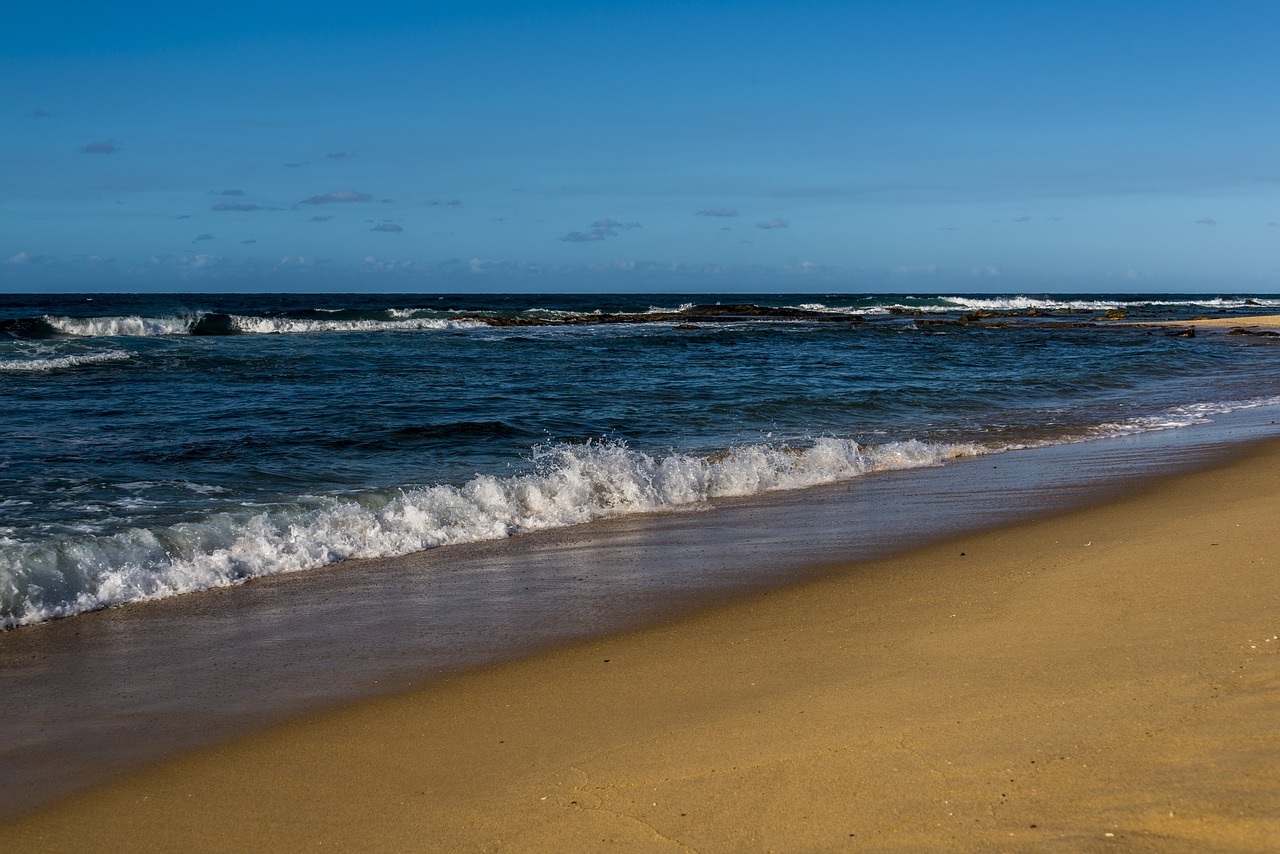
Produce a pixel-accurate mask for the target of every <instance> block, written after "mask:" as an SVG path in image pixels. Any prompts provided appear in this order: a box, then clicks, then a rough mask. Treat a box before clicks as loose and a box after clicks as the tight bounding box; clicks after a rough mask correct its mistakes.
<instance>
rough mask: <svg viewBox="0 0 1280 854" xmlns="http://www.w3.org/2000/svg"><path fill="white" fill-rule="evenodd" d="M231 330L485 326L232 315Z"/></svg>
mask: <svg viewBox="0 0 1280 854" xmlns="http://www.w3.org/2000/svg"><path fill="white" fill-rule="evenodd" d="M231 324H232V327H233V328H234V329H235V330H236V331H237V332H241V333H246V334H263V335H270V334H277V333H279V334H291V333H306V332H384V331H422V330H431V329H475V328H478V327H483V326H485V325H486V324H485V323H483V322H481V321H478V320H443V319H440V318H432V317H413V318H406V319H402V320H316V319H299V318H289V317H249V316H246V315H232V316H231Z"/></svg>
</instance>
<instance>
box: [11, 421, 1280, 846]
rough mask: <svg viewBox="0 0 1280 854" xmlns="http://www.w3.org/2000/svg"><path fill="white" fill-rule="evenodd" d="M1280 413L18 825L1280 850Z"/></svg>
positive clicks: (22, 838) (25, 831) (273, 736)
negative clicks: (1021, 504) (1107, 496)
mask: <svg viewBox="0 0 1280 854" xmlns="http://www.w3.org/2000/svg"><path fill="white" fill-rule="evenodd" d="M1278 483H1280V444H1276V443H1271V444H1268V445H1265V446H1262V447H1259V448H1255V449H1253V450H1251V451H1250V452H1249V453H1248V454H1247V455H1245V456H1243V457H1241V458H1237V459H1235V460H1233V461H1231V462H1228V463H1226V464H1223V465H1220V466H1218V467H1216V468H1214V469H1212V470H1209V471H1205V472H1199V473H1193V474H1184V475H1178V476H1175V477H1171V478H1167V479H1164V480H1160V481H1158V482H1156V483H1154V484H1150V485H1148V486H1146V487H1143V489H1142V490H1141V491H1140V492H1138V493H1137V494H1133V495H1130V496H1127V497H1124V498H1122V499H1119V500H1114V501H1112V502H1110V503H1108V504H1106V505H1104V506H1099V507H1094V508H1090V509H1086V510H1077V511H1074V512H1071V513H1069V514H1067V515H1063V516H1058V517H1055V518H1051V519H1047V520H1041V521H1036V522H1032V523H1027V524H1023V525H1019V526H1016V527H1012V528H1006V529H1001V530H995V531H991V532H986V533H980V534H975V535H968V536H964V537H962V538H959V539H957V540H952V541H948V542H945V543H943V544H940V545H936V546H932V547H929V548H926V549H923V550H920V551H916V552H912V553H909V554H906V555H902V556H898V557H894V558H890V559H882V560H877V561H871V562H867V563H862V564H858V565H854V566H846V567H832V568H831V571H830V572H829V573H828V574H826V575H825V576H823V577H822V578H819V579H818V580H815V581H811V582H808V583H804V584H800V585H797V586H792V587H788V588H784V589H780V590H774V591H771V592H768V593H763V594H756V595H753V596H750V597H748V598H745V599H741V600H739V601H736V602H732V603H729V604H727V605H722V606H719V607H716V608H714V609H711V610H708V611H703V612H700V613H696V614H694V615H692V616H689V617H684V618H680V619H677V620H673V621H670V622H668V623H666V624H664V625H660V626H657V627H654V628H649V629H644V630H640V631H634V632H630V633H626V634H623V635H620V636H615V637H610V638H607V639H604V640H597V641H591V642H587V643H583V644H579V645H576V646H572V647H569V648H566V649H562V650H558V651H553V652H550V653H544V654H541V655H539V656H537V657H534V658H532V659H527V660H524V661H519V662H516V663H513V664H508V665H503V666H499V667H494V668H491V669H488V670H484V671H481V672H478V673H473V674H469V675H465V676H461V677H456V678H453V679H450V680H446V681H445V682H443V683H439V684H436V685H434V686H431V687H428V688H425V689H421V690H417V691H410V692H408V693H403V694H399V695H395V696H391V697H385V698H380V699H374V700H370V701H364V702H360V703H356V704H353V705H351V706H348V707H346V708H343V709H339V710H337V711H333V712H328V713H323V714H318V715H314V716H311V717H307V718H304V719H301V720H296V721H292V722H289V723H287V724H284V725H281V726H277V727H274V728H271V729H269V730H266V731H264V732H260V733H258V734H255V735H251V736H249V737H246V738H243V739H241V740H239V741H235V742H232V743H230V744H227V745H223V746H220V747H214V748H210V749H206V750H203V751H199V752H196V753H193V754H190V755H186V756H183V757H180V758H178V759H177V760H172V761H166V762H162V763H159V764H157V765H155V766H153V767H151V768H148V769H144V770H143V771H141V772H138V773H134V774H131V775H128V776H126V777H124V778H123V779H121V780H119V781H118V782H115V783H112V784H110V785H107V786H103V787H100V788H97V789H94V790H91V791H89V792H87V793H84V794H82V795H78V796H74V797H72V798H70V799H66V800H64V801H61V802H59V803H55V804H53V805H51V806H47V807H45V808H42V809H40V810H38V811H35V812H31V813H28V814H26V815H24V816H22V817H21V818H20V819H19V820H16V821H13V822H10V823H8V824H7V825H5V826H4V834H5V838H6V840H7V841H8V842H9V844H10V845H12V846H13V848H14V849H15V850H31V851H69V850H85V849H93V850H102V851H161V850H176V849H187V850H199V851H233V850H255V849H267V848H271V849H276V850H301V849H304V848H308V849H309V848H317V847H324V848H335V849H359V850H387V851H392V850H439V851H445V850H477V851H488V850H492V851H543V850H600V849H603V848H608V847H614V846H625V847H628V848H630V849H632V850H648V851H664V850H685V849H692V850H699V851H794V850H845V849H848V850H857V849H865V850H894V849H897V850H926V849H939V848H948V849H952V850H955V849H960V850H1043V849H1045V848H1057V849H1059V850H1076V851H1078V850H1084V851H1090V850H1099V851H1101V850H1159V851H1206V850H1222V851H1271V850H1274V847H1275V842H1276V840H1277V839H1280V736H1278V735H1277V731H1276V725H1275V722H1276V721H1277V720H1280V655H1277V653H1280V640H1278V639H1277V635H1278V634H1280V584H1277V576H1276V569H1277V563H1276V554H1277V546H1280V533H1278V532H1277V529H1276V527H1275V518H1276V515H1275V508H1276V499H1277V495H1276V489H1277V486H1276V485H1277V484H1278Z"/></svg>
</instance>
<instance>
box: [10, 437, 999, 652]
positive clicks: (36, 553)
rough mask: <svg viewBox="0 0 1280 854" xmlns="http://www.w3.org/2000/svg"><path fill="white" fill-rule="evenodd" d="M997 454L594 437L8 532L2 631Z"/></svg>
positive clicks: (915, 445)
mask: <svg viewBox="0 0 1280 854" xmlns="http://www.w3.org/2000/svg"><path fill="white" fill-rule="evenodd" d="M986 452H987V450H986V449H984V448H983V447H981V446H978V445H971V444H952V445H947V444H930V443H926V442H919V441H906V442H895V443H890V444H885V445H880V446H864V445H859V444H858V443H856V442H854V441H852V440H847V439H837V438H822V439H818V440H817V441H815V442H813V443H812V444H811V445H809V446H808V447H805V448H786V447H772V446H768V445H746V446H739V447H736V448H733V449H732V450H730V451H727V452H725V453H722V454H716V455H713V456H710V457H698V456H691V455H687V454H672V455H669V456H666V457H654V456H650V455H649V454H645V453H640V452H637V451H633V450H631V449H629V448H627V447H626V445H625V444H623V443H620V442H610V441H603V442H589V443H587V444H582V445H557V446H553V447H549V448H542V449H538V450H536V451H535V454H534V470H533V471H532V472H531V473H529V474H523V475H516V476H511V477H505V478H499V477H493V476H488V475H481V476H477V477H476V478H474V479H472V480H471V481H469V482H467V483H465V484H463V485H461V486H453V485H440V486H431V487H425V488H418V489H412V490H405V491H402V492H399V493H395V494H384V495H371V496H365V497H363V498H361V499H358V500H355V499H351V498H332V497H331V498H324V499H317V500H316V501H313V502H312V503H311V504H309V505H306V504H302V503H298V504H295V505H291V506H285V507H280V508H278V509H275V510H271V511H267V512H258V513H253V512H250V511H242V512H238V513H222V514H218V515H214V516H211V517H208V518H205V519H202V520H200V521H194V522H187V523H180V524H175V525H169V526H165V527H154V528H130V529H128V530H125V531H122V532H120V533H117V534H114V535H110V536H90V535H81V536H62V537H58V538H53V539H49V540H43V541H39V542H29V541H22V540H17V539H11V538H0V628H11V627H14V626H18V625H26V624H32V623H39V622H43V621H45V620H50V619H55V618H58V617H66V616H71V615H73V614H78V613H82V612H85V611H91V610H96V609H99V608H105V607H108V606H112V605H119V604H123V603H126V602H131V601H138V600H145V599H161V598H165V597H169V596H174V595H178V594H181V593H189V592H194V591H197V590H205V589H208V588H212V587H221V586H226V585H230V584H236V583H239V582H242V581H244V580H246V579H250V578H255V577H261V576H266V575H273V574H277V573H283V572H297V571H300V570H306V569H313V568H316V567H320V566H325V565H328V564H332V563H336V562H338V561H342V560H348V559H351V558H372V557H392V556H397V555H405V554H410V553H412V552H416V551H421V550H423V549H429V548H434V547H437V546H443V545H449V544H453V543H467V542H475V541H478V540H492V539H500V538H503V537H509V536H511V535H513V534H517V533H521V532H525V531H536V530H541V529H545V528H556V527H562V526H566V525H575V524H579V523H582V522H589V521H591V520H594V519H600V518H604V517H608V516H616V515H620V514H625V513H637V512H649V511H656V510H663V509H670V508H676V507H683V506H687V505H691V504H695V503H697V502H702V501H706V500H708V499H713V498H725V497H734V496H747V495H753V494H757V493H761V492H767V491H771V490H780V489H795V488H799V487H806V486H815V485H818V484H824V483H832V482H835V481H840V480H846V479H850V478H855V477H858V476H860V475H863V474H866V473H869V472H874V471H884V470H894V469H909V468H919V467H922V466H935V465H940V464H942V463H944V462H946V461H947V460H949V459H953V458H956V457H962V456H970V455H975V454H981V453H986Z"/></svg>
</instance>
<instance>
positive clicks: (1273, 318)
mask: <svg viewBox="0 0 1280 854" xmlns="http://www.w3.org/2000/svg"><path fill="white" fill-rule="evenodd" d="M1140 325H1141V326H1193V327H1195V328H1197V329H1267V330H1270V329H1280V314H1257V315H1250V316H1248V317H1205V318H1201V319H1199V320H1170V321H1165V322H1159V323H1143V324H1140Z"/></svg>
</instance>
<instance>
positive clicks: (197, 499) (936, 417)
mask: <svg viewBox="0 0 1280 854" xmlns="http://www.w3.org/2000/svg"><path fill="white" fill-rule="evenodd" d="M1275 313H1280V297H1277V296H1274V295H1272V296H1266V295H1224V294H1201V295H1173V294H1155V295H1153V294H1142V295H1135V294H1081V295H948V296H904V295H854V294H803V295H797V294H785V295H781V294H773V295H762V294H660V295H651V294H646V295H558V294H538V295H465V294H446V295H434V294H431V295H421V294H419V295H406V294H382V295H370V294H358V295H357V294H263V295H243V294H236V295H226V294H223V295H214V294H159V295H151V294H146V295H139V294H121V295H113V294H92V295H86V294H66V295H0V628H3V629H16V628H18V627H21V626H27V625H31V624H36V623H41V622H45V621H49V620H55V619H61V618H74V617H75V615H77V614H81V613H83V612H87V611H94V610H98V609H102V608H106V607H112V606H123V607H129V606H130V605H131V603H135V602H138V601H142V600H155V599H163V598H167V597H172V596H176V595H179V594H185V593H191V592H194V591H199V590H206V589H210V588H218V587H226V586H229V585H236V584H240V583H242V582H244V581H246V580H248V579H252V578H258V577H263V576H269V575H276V574H280V573H293V572H301V571H307V570H313V569H316V568H319V567H324V566H328V565H331V564H335V563H339V562H341V561H346V560H350V559H354V558H386V557H395V556H400V555H408V554H412V553H416V552H420V551H422V550H424V549H435V548H438V547H442V548H446V549H447V548H448V547H450V546H453V545H456V544H461V543H471V542H478V541H488V540H500V539H503V538H507V537H510V536H512V535H515V534H520V533H524V532H529V531H536V530H542V529H552V528H561V527H566V526H572V525H578V524H581V523H585V522H591V521H593V520H599V519H603V518H606V517H624V516H628V515H630V514H646V513H653V512H655V511H666V510H677V509H697V508H699V507H702V506H705V505H706V504H707V503H708V502H711V501H714V500H718V499H724V498H733V497H747V496H754V495H760V494H763V493H767V492H772V491H778V490H797V489H805V488H810V487H817V486H822V485H825V484H832V483H839V482H842V481H849V480H853V479H857V478H860V477H863V476H865V475H867V474H870V473H876V472H893V471H895V470H907V469H916V468H922V467H939V466H947V465H949V464H951V463H953V462H954V461H957V460H960V459H964V458H971V457H980V456H981V457H985V456H992V457H994V456H999V455H1006V454H1013V453H1016V452H1018V451H1021V450H1025V449H1030V448H1043V447H1050V446H1055V445H1067V444H1078V443H1087V442H1091V441H1098V440H1104V439H1108V438H1114V437H1118V436H1126V435H1136V434H1144V433H1150V432H1155V431H1168V430H1176V429H1178V428H1181V427H1188V426H1193V425H1197V424H1204V423H1207V422H1210V421H1212V420H1214V419H1215V418H1218V417H1221V416H1223V415H1226V414H1228V413H1231V412H1235V411H1239V410H1242V409H1250V408H1257V407H1271V406H1275V405H1277V404H1280V339H1276V338H1272V337H1266V336H1260V335H1239V334H1238V335H1232V334H1229V333H1228V332H1226V331H1223V332H1222V333H1217V334H1210V333H1203V332H1202V333H1201V334H1199V335H1198V336H1188V335H1186V334H1179V333H1180V332H1182V330H1181V329H1180V328H1179V327H1176V326H1175V327H1143V326H1137V325H1133V324H1135V323H1139V322H1144V321H1174V322H1176V321H1182V320H1187V319H1189V318H1193V317H1202V316H1210V317H1231V316H1247V315H1258V314H1275Z"/></svg>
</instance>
